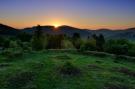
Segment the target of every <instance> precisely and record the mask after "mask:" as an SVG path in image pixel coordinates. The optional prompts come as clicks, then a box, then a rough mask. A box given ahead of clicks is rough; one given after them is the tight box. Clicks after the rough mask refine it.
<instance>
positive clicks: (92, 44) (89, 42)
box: [81, 39, 96, 51]
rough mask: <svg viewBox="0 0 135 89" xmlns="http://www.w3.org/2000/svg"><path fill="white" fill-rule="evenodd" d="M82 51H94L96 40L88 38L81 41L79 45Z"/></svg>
mask: <svg viewBox="0 0 135 89" xmlns="http://www.w3.org/2000/svg"><path fill="white" fill-rule="evenodd" d="M81 50H82V51H86V50H90V51H95V50H96V40H94V39H89V40H87V41H85V42H84V43H83V45H82V46H81Z"/></svg>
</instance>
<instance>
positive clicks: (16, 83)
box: [7, 71, 34, 89]
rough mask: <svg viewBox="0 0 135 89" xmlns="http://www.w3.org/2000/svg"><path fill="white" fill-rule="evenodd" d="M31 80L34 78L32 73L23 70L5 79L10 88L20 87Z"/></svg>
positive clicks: (17, 88)
mask: <svg viewBox="0 0 135 89" xmlns="http://www.w3.org/2000/svg"><path fill="white" fill-rule="evenodd" d="M32 80H34V73H33V72H30V71H29V72H28V71H25V72H19V73H16V74H15V75H12V76H11V77H10V78H9V79H8V80H7V83H8V87H9V88H10V89H20V88H21V87H24V86H26V85H27V84H28V83H29V82H31V81H32Z"/></svg>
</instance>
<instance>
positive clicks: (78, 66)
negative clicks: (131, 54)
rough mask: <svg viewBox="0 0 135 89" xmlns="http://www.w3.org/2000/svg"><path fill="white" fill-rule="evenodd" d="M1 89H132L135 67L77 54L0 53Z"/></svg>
mask: <svg viewBox="0 0 135 89" xmlns="http://www.w3.org/2000/svg"><path fill="white" fill-rule="evenodd" d="M0 89H135V65H134V62H130V61H128V60H117V58H114V57H110V56H101V55H98V56H97V55H89V54H82V53H79V52H76V51H56V50H55V51H54V50H51V51H47V50H46V51H35V52H34V51H32V52H25V53H23V55H19V56H15V57H7V56H4V55H2V54H1V55H0Z"/></svg>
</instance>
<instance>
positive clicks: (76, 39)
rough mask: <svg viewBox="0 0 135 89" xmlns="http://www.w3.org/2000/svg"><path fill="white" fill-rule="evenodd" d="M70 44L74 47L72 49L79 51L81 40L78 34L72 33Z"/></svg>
mask: <svg viewBox="0 0 135 89" xmlns="http://www.w3.org/2000/svg"><path fill="white" fill-rule="evenodd" d="M72 43H73V45H74V47H75V48H76V49H80V47H81V43H82V40H81V37H80V34H79V33H74V34H73V36H72Z"/></svg>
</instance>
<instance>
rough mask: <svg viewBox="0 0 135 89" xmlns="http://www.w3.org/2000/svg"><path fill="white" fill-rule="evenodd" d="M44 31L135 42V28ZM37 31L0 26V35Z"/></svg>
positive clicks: (57, 29)
mask: <svg viewBox="0 0 135 89" xmlns="http://www.w3.org/2000/svg"><path fill="white" fill-rule="evenodd" d="M41 28H42V30H43V32H44V33H46V34H65V35H67V36H72V35H73V34H74V33H79V34H80V35H81V37H82V38H87V37H88V36H89V37H91V36H92V35H93V34H97V35H99V34H103V35H104V36H105V38H108V39H119V38H122V39H129V40H135V28H128V29H123V30H110V29H98V30H90V29H79V28H75V27H71V26H66V25H63V26H60V27H58V28H55V27H54V26H41ZM35 30H36V26H34V27H29V28H24V29H15V28H13V27H10V26H7V25H3V24H0V35H17V34H18V33H19V32H26V33H28V34H33V33H34V31H35Z"/></svg>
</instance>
